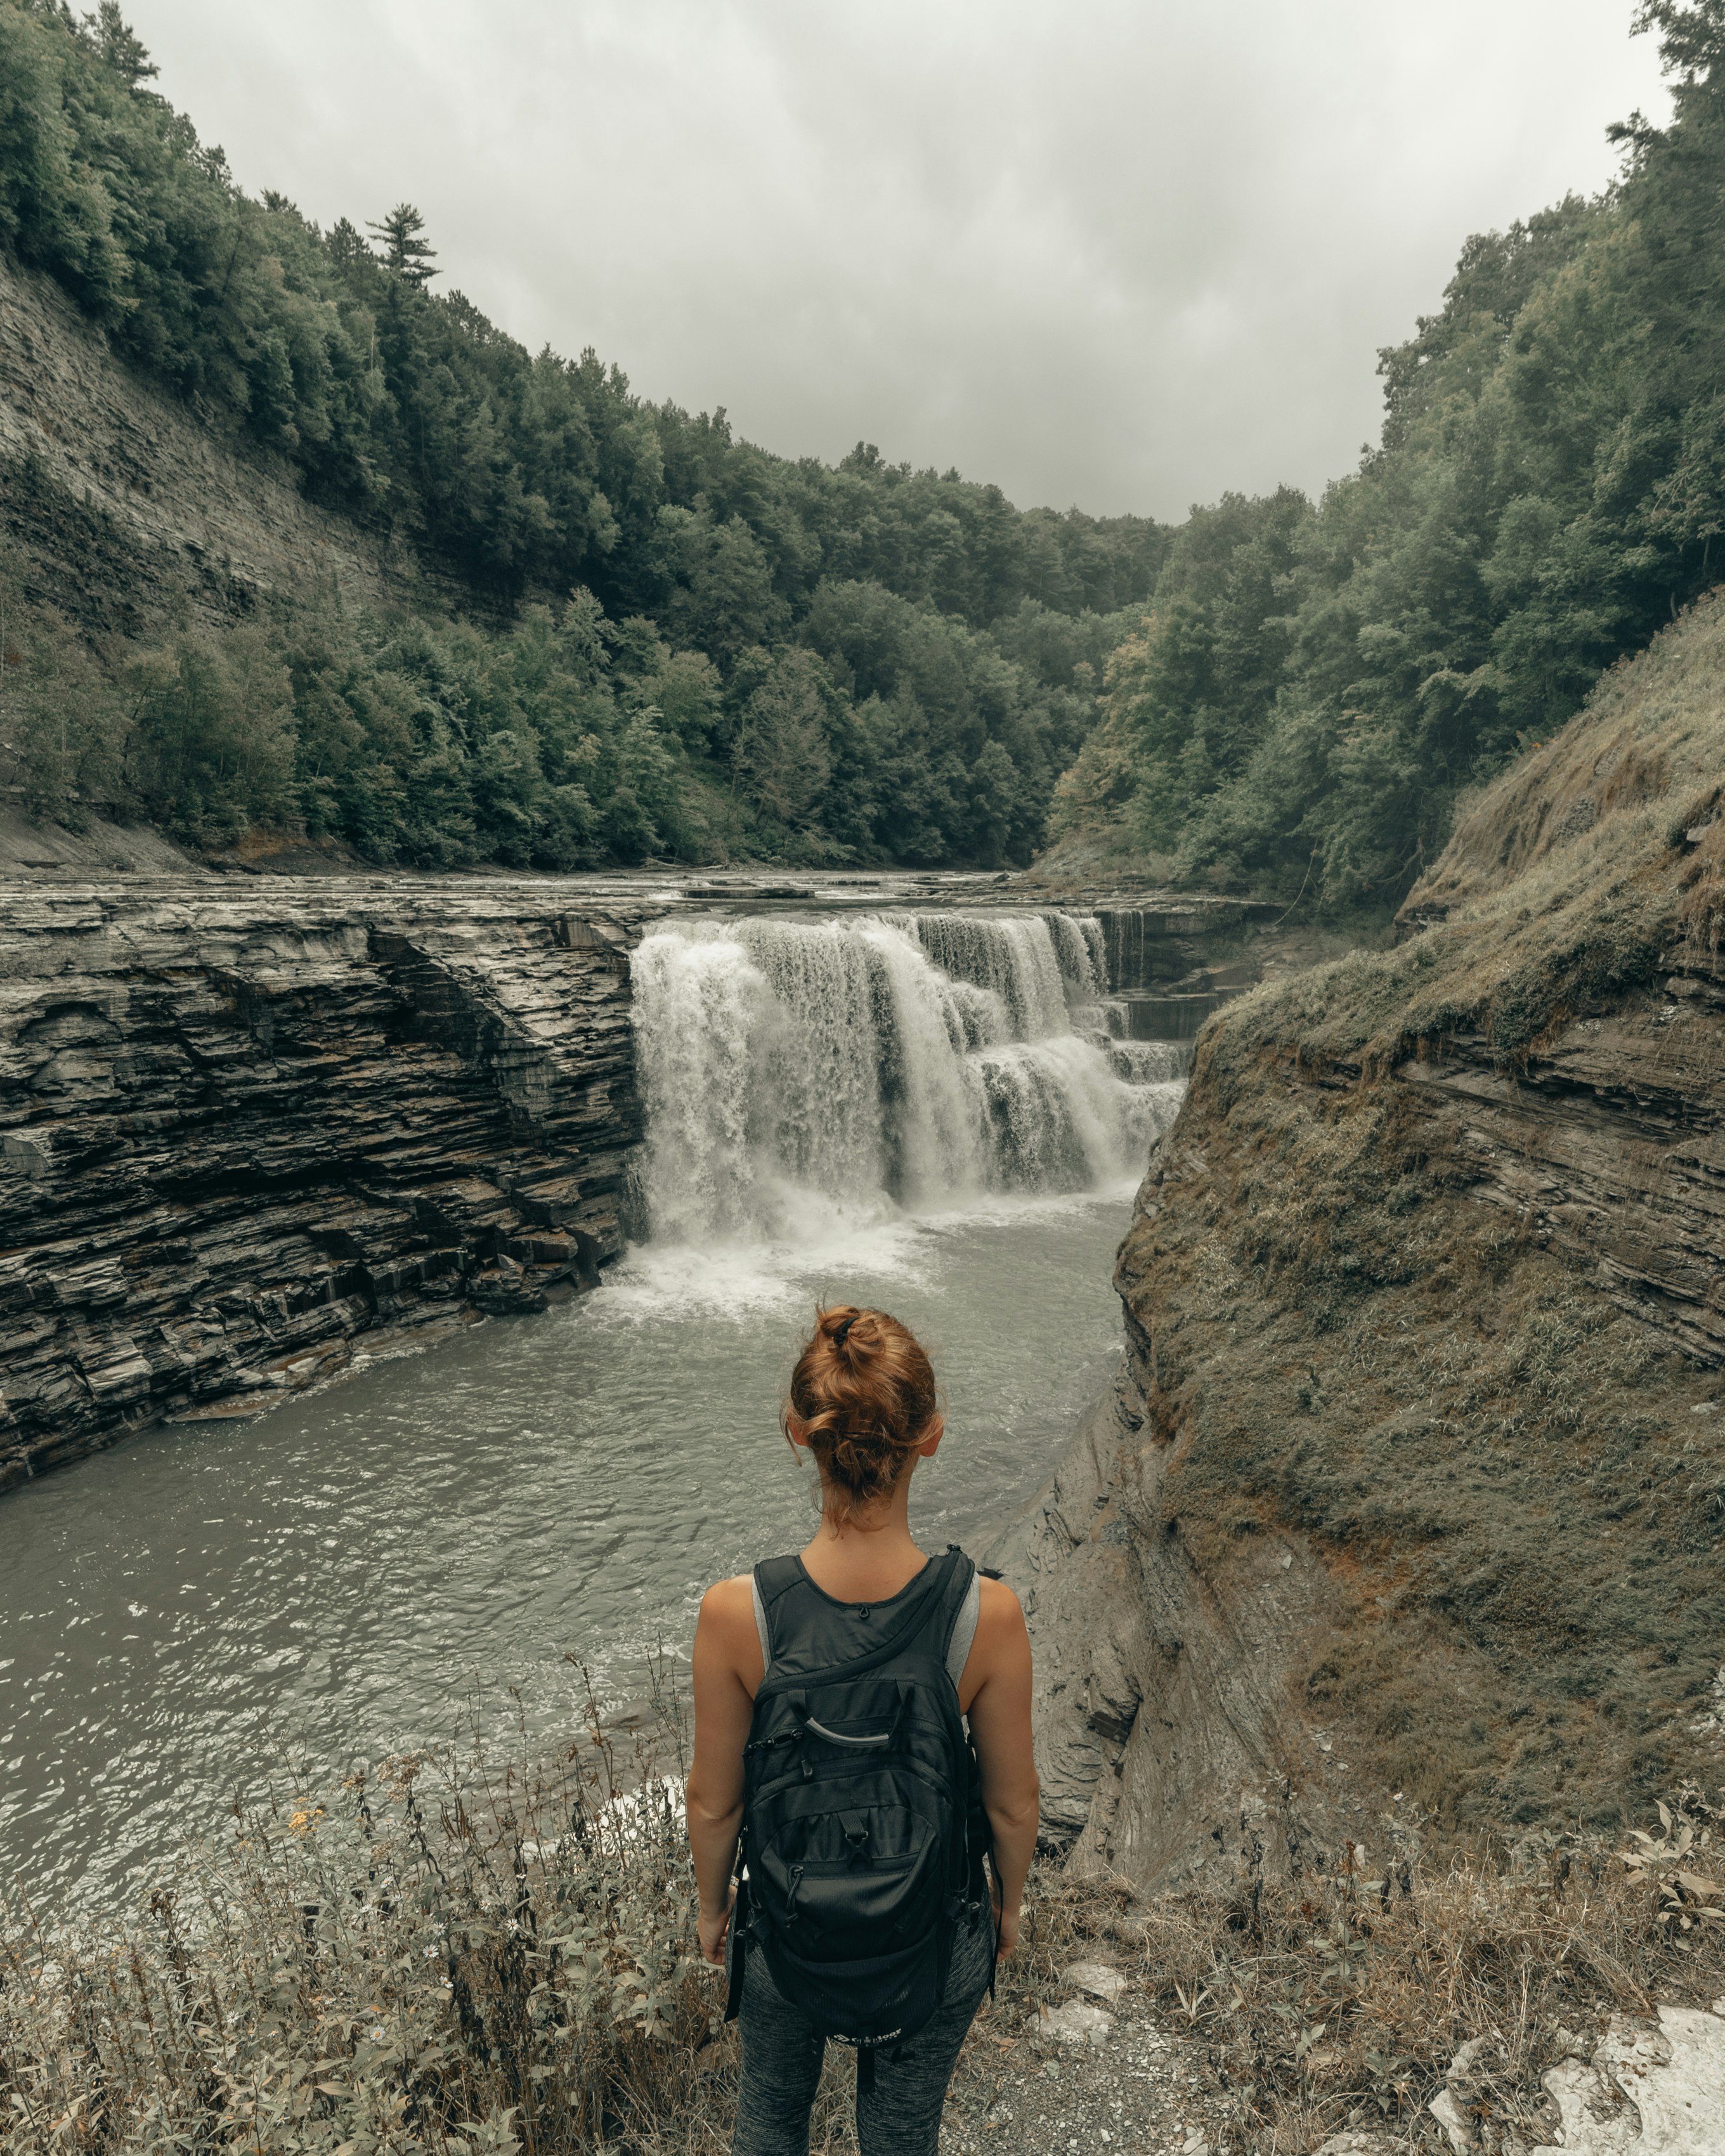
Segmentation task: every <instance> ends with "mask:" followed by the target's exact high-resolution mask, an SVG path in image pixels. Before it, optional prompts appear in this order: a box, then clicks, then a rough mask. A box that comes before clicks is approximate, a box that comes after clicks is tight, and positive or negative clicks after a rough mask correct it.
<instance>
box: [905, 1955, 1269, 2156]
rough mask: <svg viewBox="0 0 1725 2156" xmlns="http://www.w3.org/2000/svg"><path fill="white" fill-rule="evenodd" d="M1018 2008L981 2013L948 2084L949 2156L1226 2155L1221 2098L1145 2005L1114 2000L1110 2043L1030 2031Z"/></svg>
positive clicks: (1192, 2051)
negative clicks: (1075, 2155) (1073, 2153)
mask: <svg viewBox="0 0 1725 2156" xmlns="http://www.w3.org/2000/svg"><path fill="white" fill-rule="evenodd" d="M1032 2018H1033V2017H1031V2016H1029V2015H1026V2014H1025V2013H1024V2011H1023V2010H1022V2009H1016V2010H1014V2009H1008V2008H1005V2007H1004V2005H997V2006H996V2007H994V2008H993V2010H985V2011H984V2013H983V2014H982V2015H980V2016H979V2017H978V2020H977V2023H976V2025H975V2027H974V2029H973V2030H972V2033H971V2036H970V2040H969V2041H968V2043H967V2045H966V2046H965V2048H964V2051H963V2056H961V2058H960V2060H959V2062H958V2069H957V2072H956V2073H955V2074H954V2075H953V2076H952V2088H951V2091H950V2092H949V2093H948V2096H947V2112H946V2118H945V2121H944V2123H943V2125H942V2131H941V2148H942V2152H943V2156H1020V2152H1022V2156H1066V2152H1068V2151H1070V2150H1075V2149H1077V2150H1084V2151H1086V2152H1093V2151H1095V2150H1097V2149H1102V2148H1117V2149H1124V2150H1130V2151H1131V2152H1132V2156H1222V2152H1223V2151H1224V2150H1225V2149H1226V2148H1228V2146H1229V2142H1228V2139H1227V2137H1226V2136H1225V2134H1224V2132H1223V2130H1222V2126H1223V2114H1222V2109H1221V2101H1220V2097H1219V2092H1217V2091H1216V2090H1215V2089H1214V2087H1210V2086H1208V2085H1207V2082H1206V2077H1205V2075H1204V2070H1203V2067H1202V2065H1201V2062H1200V2060H1199V2054H1198V2052H1197V2050H1196V2048H1195V2047H1194V2046H1193V2045H1192V2044H1191V2043H1190V2042H1189V2040H1187V2039H1186V2038H1184V2037H1183V2036H1182V2035H1180V2034H1178V2032H1177V2031H1176V2030H1174V2029H1173V2028H1170V2027H1169V2026H1168V2025H1167V2024H1166V2023H1163V2022H1158V2020H1154V2019H1153V2017H1152V2015H1151V2013H1150V2011H1149V2010H1148V2003H1147V2001H1145V2002H1142V2004H1139V2003H1135V2002H1134V2001H1133V2000H1132V1998H1131V1996H1130V1995H1129V1994H1128V1995H1127V1996H1126V1997H1123V1998H1121V1999H1117V2001H1116V2002H1115V2005H1114V2006H1113V2008H1112V2010H1111V2021H1112V2026H1111V2030H1109V2031H1108V2032H1107V2035H1106V2040H1105V2041H1103V2042H1101V2043H1100V2044H1098V2043H1095V2042H1092V2041H1063V2040H1060V2038H1059V2037H1057V2036H1054V2035H1050V2034H1048V2033H1047V2031H1046V2027H1045V2025H1043V2026H1040V2027H1039V2028H1038V2029H1037V2030H1034V2031H1033V2030H1032V2029H1031V2026H1030V2023H1031V2020H1032Z"/></svg>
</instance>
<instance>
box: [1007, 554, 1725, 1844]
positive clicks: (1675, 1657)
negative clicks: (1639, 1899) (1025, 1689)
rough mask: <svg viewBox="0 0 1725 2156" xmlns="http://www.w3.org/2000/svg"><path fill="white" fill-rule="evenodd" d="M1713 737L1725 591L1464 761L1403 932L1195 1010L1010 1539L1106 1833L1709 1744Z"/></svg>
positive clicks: (1453, 1802) (1075, 1803)
mask: <svg viewBox="0 0 1725 2156" xmlns="http://www.w3.org/2000/svg"><path fill="white" fill-rule="evenodd" d="M1722 771H1725V597H1721V596H1717V595H1716V596H1715V597H1714V598H1711V599H1709V600H1708V601H1707V602H1705V603H1702V604H1701V605H1700V606H1697V608H1695V609H1694V610H1693V611H1692V613H1691V615H1690V616H1689V617H1687V618H1686V619H1685V620H1684V621H1682V622H1681V624H1677V625H1676V626H1675V627H1674V628H1672V629H1671V630H1669V631H1668V632H1666V634H1664V635H1663V636H1661V638H1660V639H1658V641H1657V642H1656V644H1655V645H1654V646H1653V647H1652V648H1651V649H1650V650H1649V651H1648V652H1647V653H1645V654H1643V655H1642V656H1641V657H1640V658H1639V659H1638V660H1635V662H1634V663H1633V664H1631V665H1625V666H1623V667H1620V668H1618V669H1615V670H1614V671H1613V672H1612V673H1611V674H1609V675H1607V676H1606V677H1605V679H1604V681H1603V682H1602V683H1601V684H1600V685H1599V688H1598V689H1597V690H1595V692H1594V696H1593V697H1592V698H1591V699H1590V700H1589V706H1588V708H1587V709H1586V710H1585V711H1583V712H1582V713H1580V714H1579V716H1577V717H1576V718H1575V719H1574V721H1571V723H1570V724H1569V726H1567V727H1565V728H1564V729H1563V731H1562V732H1560V733H1559V734H1558V736H1557V737H1556V738H1555V739H1554V740H1553V742H1550V743H1548V744H1547V745H1546V746H1545V747H1543V748H1542V749H1540V750H1538V751H1537V752H1534V753H1532V754H1531V755H1529V756H1528V757H1526V758H1525V759H1523V760H1522V762H1519V763H1518V764H1517V766H1515V767H1513V768H1512V770H1511V771H1510V772H1508V773H1506V774H1505V775H1504V777H1503V778H1501V779H1500V780H1499V781H1498V782H1497V783H1496V784H1494V785H1493V786H1492V787H1491V788H1487V789H1486V790H1485V791H1484V792H1483V793H1481V794H1480V795H1479V796H1477V797H1476V799H1475V800H1474V802H1473V803H1471V806H1470V808H1469V810H1468V812H1467V814H1466V816H1465V818H1464V819H1463V820H1462V821H1461V824H1460V825H1459V826H1458V829H1457V831H1456V833H1455V838H1454V839H1453V840H1452V842H1451V844H1450V846H1449V847H1448V848H1447V849H1446V850H1445V854H1444V855H1443V856H1442V858H1441V859H1440V860H1439V861H1438V862H1436V863H1435V864H1434V865H1433V868H1432V870H1431V871H1430V874H1429V875H1428V876H1427V877H1426V878H1425V880H1424V881H1423V882H1422V883H1421V885H1420V886H1419V887H1418V888H1416V890H1415V891H1414V893H1413V895H1412V896H1411V897H1410V899H1409V902H1408V905H1407V907H1406V908H1405V909H1404V916H1403V927H1404V941H1403V942H1401V943H1400V944H1399V946H1398V947H1394V948H1393V949H1378V950H1372V951H1360V952H1355V953H1353V954H1352V955H1350V956H1348V957H1345V958H1343V959H1341V960H1339V961H1337V962H1335V963H1332V964H1329V965H1327V966H1323V967H1320V968H1313V969H1312V970H1311V971H1310V972H1307V973H1302V974H1298V975H1294V976H1291V977H1285V978H1281V979H1280V980H1278V981H1276V982H1275V983H1272V984H1271V985H1270V986H1267V987H1264V988H1260V989H1258V990H1257V991H1256V992H1255V993H1251V994H1249V995H1247V996H1245V998H1242V999H1241V1000H1240V1002H1238V1003H1236V1004H1234V1005H1232V1006H1231V1007H1230V1009H1228V1010H1227V1011H1226V1012H1224V1014H1221V1015H1219V1017H1217V1018H1215V1019H1213V1020H1212V1021H1211V1023H1210V1024H1209V1026H1208V1027H1207V1028H1206V1029H1205V1030H1204V1033H1203V1034H1202V1035H1201V1036H1200V1038H1199V1043H1198V1048H1197V1052H1196V1056H1195V1060H1194V1073H1193V1079H1192V1084H1191V1087H1190V1090H1189V1093H1188V1095H1187V1097H1186V1100H1185V1102H1184V1104H1183V1107H1182V1109H1181V1112H1180V1116H1179V1117H1178V1121H1177V1122H1176V1123H1175V1124H1174V1126H1173V1128H1172V1130H1170V1131H1169V1132H1168V1134H1167V1136H1166V1137H1164V1138H1163V1140H1162V1142H1161V1143H1160V1145H1159V1146H1158V1148H1157V1152H1156V1156H1155V1158H1154V1159H1153V1162H1152V1163H1151V1168H1150V1172H1149V1173H1148V1175H1147V1177H1146V1179H1145V1182H1144V1185H1143V1187H1142V1189H1141V1190H1140V1192H1139V1193H1138V1199H1137V1204H1136V1207H1135V1209H1134V1215H1133V1219H1132V1227H1131V1229H1130V1230H1129V1232H1128V1234H1127V1237H1126V1240H1125V1241H1124V1243H1123V1244H1122V1249H1121V1254H1120V1261H1119V1265H1118V1269H1117V1275H1116V1280H1117V1286H1118V1288H1119V1290H1120V1293H1121V1297H1122V1303H1123V1305H1124V1308H1125V1317H1126V1336H1127V1342H1126V1344H1127V1356H1126V1366H1125V1369H1124V1372H1123V1374H1122V1382H1121V1384H1120V1387H1119V1389H1118V1392H1117V1398H1116V1399H1114V1400H1113V1401H1111V1402H1109V1403H1105V1404H1104V1406H1103V1408H1102V1409H1100V1410H1099V1411H1098V1413H1097V1415H1096V1417H1094V1418H1093V1419H1092V1420H1091V1423H1090V1424H1089V1425H1088V1426H1087V1427H1086V1430H1084V1431H1083V1432H1082V1433H1081V1435H1080V1438H1079V1440H1077V1442H1076V1444H1075V1445H1074V1448H1073V1450H1072V1451H1071V1453H1070V1455H1069V1457H1068V1458H1067V1460H1065V1463H1063V1465H1062V1467H1061V1470H1060V1475H1059V1476H1058V1477H1057V1478H1056V1481H1055V1483H1054V1484H1053V1485H1052V1486H1050V1490H1049V1491H1048V1492H1046V1493H1045V1496H1044V1497H1043V1499H1042V1500H1041V1501H1040V1503H1039V1505H1038V1506H1037V1507H1035V1508H1034V1509H1033V1512H1032V1513H1031V1515H1030V1516H1029V1518H1028V1519H1027V1520H1026V1521H1025V1522H1022V1523H1020V1526H1019V1528H1018V1529H1017V1530H1016V1531H1015V1533H1014V1537H1013V1538H1012V1539H1011V1540H1010V1541H1009V1543H1008V1544H1007V1545H1006V1546H1005V1550H1004V1568H1005V1569H1006V1571H1007V1573H1008V1576H1009V1578H1011V1579H1012V1580H1013V1582H1014V1584H1015V1585H1017V1586H1018V1587H1019V1589H1020V1592H1021V1593H1022V1594H1024V1596H1025V1598H1026V1600H1027V1603H1028V1605H1029V1610H1030V1622H1031V1630H1032V1636H1033V1640H1034V1643H1035V1645H1036V1650H1037V1658H1038V1694H1037V1708H1036V1712H1037V1721H1038V1743H1039V1753H1040V1759H1041V1763H1042V1766H1043V1770H1044V1774H1045V1782H1046V1787H1047V1804H1046V1806H1045V1827H1046V1828H1047V1830H1048V1831H1049V1833H1050V1836H1051V1837H1052V1838H1054V1839H1055V1840H1060V1841H1063V1842H1065V1844H1066V1845H1068V1846H1070V1848H1071V1850H1072V1851H1073V1854H1074V1858H1075V1861H1077V1862H1079V1863H1080V1864H1082V1865H1101V1866H1108V1867H1111V1868H1117V1869H1119V1870H1122V1871H1126V1872H1128V1873H1130V1874H1131V1875H1132V1876H1134V1877H1135V1878H1137V1879H1138V1880H1139V1881H1142V1882H1144V1883H1146V1884H1149V1883H1154V1882H1156V1881H1167V1880H1171V1879H1175V1878H1183V1877H1190V1876H1193V1874H1194V1871H1201V1870H1203V1869H1204V1868H1205V1867H1207V1866H1214V1865H1215V1864H1216V1863H1217V1861H1219V1860H1220V1861H1223V1863H1224V1866H1229V1867H1231V1866H1232V1864H1233V1862H1234V1861H1235V1858H1236V1857H1237V1856H1240V1854H1242V1853H1244V1854H1245V1855H1246V1856H1248V1857H1250V1856H1251V1855H1252V1852H1253V1845H1256V1846H1257V1847H1258V1848H1259V1849H1260V1850H1261V1851H1263V1852H1264V1853H1265V1854H1266V1855H1267V1854H1269V1853H1270V1852H1271V1847H1272V1845H1274V1844H1276V1843H1277V1842H1280V1843H1281V1845H1282V1846H1283V1848H1284V1849H1285V1850H1288V1851H1289V1853H1290V1854H1296V1853H1297V1851H1296V1849H1290V1848H1289V1845H1290V1844H1291V1843H1293V1844H1297V1842H1298V1841H1299V1840H1300V1839H1301V1837H1316V1838H1317V1839H1318V1840H1321V1841H1322V1842H1325V1843H1327V1844H1328V1845H1329V1846H1330V1847H1332V1849H1333V1848H1335V1847H1336V1846H1337V1845H1338V1844H1339V1843H1340V1842H1341V1840H1343V1837H1344V1836H1345V1837H1346V1838H1347V1839H1349V1840H1355V1841H1356V1842H1361V1843H1370V1844H1377V1843H1378V1842H1380V1841H1381V1837H1382V1832H1383V1825H1384V1820H1386V1818H1388V1819H1391V1820H1408V1819H1409V1818H1412V1817H1415V1816H1417V1817H1418V1818H1419V1819H1420V1820H1421V1822H1422V1824H1423V1825H1424V1826H1425V1828H1426V1829H1427V1830H1432V1829H1434V1828H1435V1829H1436V1830H1440V1831H1444V1830H1452V1831H1461V1832H1471V1831H1476V1830H1491V1831H1497V1832H1502V1831H1503V1830H1506V1829H1516V1830H1522V1829H1526V1828H1527V1827H1530V1826H1532V1825H1535V1824H1536V1823H1538V1822H1542V1821H1550V1822H1553V1823H1557V1824H1563V1825H1573V1823H1574V1821H1576V1820H1583V1821H1584V1822H1587V1823H1589V1824H1590V1825H1595V1826H1599V1827H1600V1828H1607V1827H1611V1828H1615V1827H1617V1826H1619V1825H1620V1824H1621V1823H1622V1822H1623V1821H1624V1820H1625V1817H1626V1816H1627V1817H1631V1818H1632V1817H1634V1816H1635V1815H1637V1814H1638V1813H1640V1812H1641V1811H1642V1810H1644V1809H1648V1808H1651V1803H1652V1800H1653V1799H1655V1798H1656V1797H1659V1796H1661V1795H1662V1794H1665V1793H1666V1791H1667V1790H1670V1789H1676V1787H1678V1786H1679V1785H1680V1784H1681V1782H1682V1781H1683V1780H1684V1779H1685V1778H1686V1777H1694V1778H1695V1779H1698V1780H1700V1781H1702V1782H1704V1783H1706V1784H1708V1785H1711V1784H1712V1783H1713V1782H1715V1781H1716V1780H1717V1779H1718V1778H1719V1776H1720V1774H1721V1773H1722V1772H1725V1723H1722V1718H1721V1717H1720V1715H1719V1712H1718V1708H1717V1702H1718V1700H1719V1698H1720V1697H1721V1696H1722V1686H1725V1669H1722V1664H1725V1393H1722V1391H1721V1389H1720V1381H1719V1371H1720V1366H1721V1364H1722V1363H1725V787H1722V784H1721V778H1720V774H1721V772H1722Z"/></svg>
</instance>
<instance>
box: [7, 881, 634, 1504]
mask: <svg viewBox="0 0 1725 2156" xmlns="http://www.w3.org/2000/svg"><path fill="white" fill-rule="evenodd" d="M637 933H638V931H637V930H636V929H635V927H633V926H632V925H631V923H630V921H629V918H628V909H626V908H616V907H614V908H612V909H610V910H608V911H604V912H600V911H595V910H594V909H593V908H592V907H591V906H586V907H584V908H582V909H581V910H574V909H573V907H572V901H571V897H570V895H569V893H568V892H567V891H563V892H562V894H561V895H560V893H559V888H558V886H557V885H556V884H554V883H542V884H537V885H521V886H517V887H511V886H509V885H501V884H498V883H492V882H453V883H450V884H447V885H440V886H439V885H425V884H420V885H415V884H413V883H411V882H407V881H391V880H387V879H383V878H377V879H364V880H331V881H329V882H318V883H298V882H295V881H293V880H287V879H281V880H275V879H269V880H265V879H259V880H256V881H249V882H247V883H245V884H244V885H240V886H239V888H235V887H234V886H233V885H226V886H222V887H218V888H216V889H212V888H211V886H210V885H209V884H208V883H204V882H201V881H199V882H190V881H188V882H185V883H180V884H170V883H163V884H162V885H157V886H156V887H155V888H154V890H153V891H146V890H139V891H132V892H128V891H126V890H125V889H124V888H121V887H116V886H109V887H102V886H85V887H60V888H48V887H41V886H38V887H34V888H30V887H22V886H11V887H7V888H5V889H4V890H3V891H0V1394H3V1405H0V1487H3V1486H5V1485H6V1484H7V1483H8V1482H10V1481H16V1480H18V1479H19V1478H21V1477H22V1476H25V1475H28V1474H30V1473H33V1472H35V1471H38V1470H39V1469H40V1468H42V1467H44V1466H49V1465H51V1464H53V1463H54V1462H56V1461H59V1460H64V1459H67V1458H69V1457H72V1456H74V1455H76V1454H78V1453H80V1452H84V1451H87V1450H90V1449H92V1448H93V1447H95V1446H99V1445H102V1444H104V1443H106V1442H109V1441H110V1440H112V1439H113V1438H114V1437H116V1436H117V1435H121V1434H122V1433H123V1432H124V1431H125V1430H127V1429H129V1428H131V1427H133V1426H135V1425H136V1424H138V1423H139V1422H141V1421H143V1420H147V1419H152V1418H154V1417H157V1416H160V1415H162V1414H174V1413H186V1412H194V1413H195V1412H198V1411H200V1410H209V1409H219V1408H220V1407H221V1406H222V1405H223V1404H231V1403H234V1402H236V1401H237V1402H242V1403H243V1402H244V1400H245V1399H247V1397H248V1396H249V1395H251V1394H256V1393H258V1392H259V1391H261V1390H263V1389H266V1388H270V1387H274V1386H279V1385H283V1384H289V1385H292V1384H297V1383H305V1382H308V1381H309V1380H310V1379H311V1378H312V1377H314V1376H315V1375H316V1374H317V1373H318V1372H319V1370H320V1369H321V1368H323V1367H325V1365H326V1363H327V1362H328V1361H329V1360H330V1359H331V1358H339V1357H340V1356H341V1354H342V1353H344V1352H345V1349H346V1344H347V1342H349V1341H351V1340H352V1338H353V1337H355V1336H357V1335H359V1334H361V1333H363V1332H367V1331H369V1330H370V1329H372V1328H373V1327H379V1326H396V1327H402V1326H417V1325H420V1324H424V1323H427V1322H434V1321H436V1320H438V1319H439V1318H447V1317H450V1316H452V1315H453V1314H454V1313H455V1312H459V1311H460V1310H461V1309H463V1308H464V1307H465V1308H469V1309H471V1308H478V1309H480V1310H485V1311H499V1312H506V1311H515V1310H530V1309H534V1308H540V1307H543V1305H544V1301H545V1299H546V1297H547V1295H548V1294H556V1293H558V1292H572V1291H574V1290H576V1289H578V1288H579V1287H580V1286H584V1285H588V1284H590V1283H591V1282H592V1281H593V1279H594V1278H595V1277H596V1269H597V1268H598V1266H599V1265H602V1264H603V1263H604V1262H605V1261H606V1260H608V1259H609V1258H611V1257H613V1256H614V1255H616V1254H617V1252H618V1251H619V1249H620V1248H621V1245H622V1229H621V1224H620V1222H619V1204H620V1203H621V1199H622V1188H623V1179H624V1173H625V1157H626V1154H627V1151H628V1148H629V1147H630V1146H632V1145H633V1144H634V1142H635V1141H636V1140H637V1138H638V1137H639V1122H640V1119H639V1106H638V1105H637V1101H636V1096H635V1091H634V1057H633V1042H632V1036H631V1032H630V1027H629V989H628V971H627V950H628V947H629V944H630V943H631V942H633V941H634V937H635V935H636V934H637Z"/></svg>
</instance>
